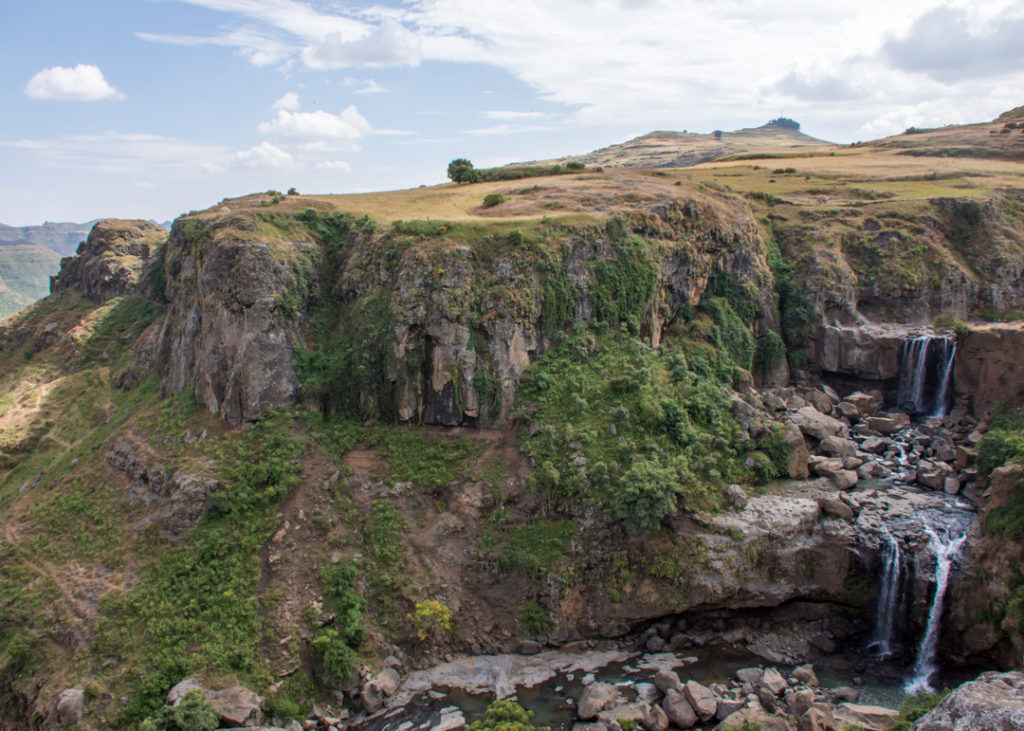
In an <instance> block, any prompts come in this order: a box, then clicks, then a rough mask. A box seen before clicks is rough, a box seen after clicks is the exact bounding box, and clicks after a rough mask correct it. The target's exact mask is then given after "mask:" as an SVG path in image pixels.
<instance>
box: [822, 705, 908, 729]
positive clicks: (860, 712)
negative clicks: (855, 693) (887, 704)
mask: <svg viewBox="0 0 1024 731" xmlns="http://www.w3.org/2000/svg"><path fill="white" fill-rule="evenodd" d="M833 715H834V716H835V719H836V723H837V724H838V725H839V728H845V726H844V725H843V724H846V725H848V726H859V727H860V728H862V729H864V731H887V729H888V728H889V727H890V726H892V724H893V722H894V721H895V720H896V718H897V717H898V716H899V715H900V714H899V713H897V712H896V711H894V710H893V709H891V708H883V707H882V706H862V705H858V704H856V703H840V704H839V705H838V706H836V708H835V710H834V711H833Z"/></svg>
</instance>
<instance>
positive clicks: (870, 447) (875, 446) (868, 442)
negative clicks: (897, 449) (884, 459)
mask: <svg viewBox="0 0 1024 731" xmlns="http://www.w3.org/2000/svg"><path fill="white" fill-rule="evenodd" d="M890 444H892V442H890V441H889V440H888V439H886V438H884V437H868V438H867V439H865V440H864V441H863V442H861V443H860V448H861V449H863V450H864V451H865V452H871V453H872V454H881V453H882V452H884V451H885V450H886V449H887V448H888V447H889V445H890Z"/></svg>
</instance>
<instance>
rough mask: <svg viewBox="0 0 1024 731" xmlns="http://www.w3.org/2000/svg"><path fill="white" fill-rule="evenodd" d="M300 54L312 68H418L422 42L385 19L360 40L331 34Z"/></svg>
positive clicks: (404, 29) (406, 30)
mask: <svg viewBox="0 0 1024 731" xmlns="http://www.w3.org/2000/svg"><path fill="white" fill-rule="evenodd" d="M301 55H302V61H303V63H305V64H306V65H307V66H309V67H310V68H313V69H340V68H349V67H355V66H367V67H380V66H418V65H419V63H420V60H421V59H422V58H423V43H422V41H421V40H420V39H419V37H418V36H416V35H415V34H414V33H412V32H411V31H409V30H408V29H406V28H405V27H404V26H403V25H402V24H401V23H398V22H396V21H394V20H391V19H388V18H385V19H384V20H383V21H381V24H380V25H379V26H377V27H376V28H374V29H373V30H371V31H370V32H369V33H368V34H365V35H363V34H360V37H356V38H352V37H351V36H350V35H346V34H345V33H331V34H329V35H327V36H326V37H325V38H324V39H323V41H321V42H320V43H317V44H315V45H311V46H308V47H306V48H304V49H303V50H302V54H301Z"/></svg>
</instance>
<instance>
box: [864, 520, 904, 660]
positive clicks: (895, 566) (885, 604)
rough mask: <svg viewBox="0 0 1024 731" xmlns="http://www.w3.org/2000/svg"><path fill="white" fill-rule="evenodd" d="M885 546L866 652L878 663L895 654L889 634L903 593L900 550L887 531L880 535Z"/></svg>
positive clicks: (898, 544) (900, 605)
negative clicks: (873, 621) (872, 626)
mask: <svg viewBox="0 0 1024 731" xmlns="http://www.w3.org/2000/svg"><path fill="white" fill-rule="evenodd" d="M882 536H883V537H884V539H885V547H884V548H883V549H882V563H883V565H884V567H885V568H884V569H883V571H882V586H881V589H880V590H879V592H878V609H877V612H876V614H875V630H874V632H873V633H872V635H871V642H870V643H869V644H868V650H869V651H871V652H874V653H875V654H876V655H877V656H878V658H879V659H880V660H887V659H888V658H890V657H892V656H893V654H894V652H895V645H894V643H893V632H894V630H895V625H896V621H897V620H898V619H899V617H900V615H901V614H902V611H901V608H902V604H903V592H901V591H900V584H901V582H902V580H903V574H904V570H903V561H904V559H903V551H902V549H901V548H900V542H899V539H897V538H896V537H895V536H894V535H892V533H890V532H889V531H888V530H885V532H884V533H883V534H882Z"/></svg>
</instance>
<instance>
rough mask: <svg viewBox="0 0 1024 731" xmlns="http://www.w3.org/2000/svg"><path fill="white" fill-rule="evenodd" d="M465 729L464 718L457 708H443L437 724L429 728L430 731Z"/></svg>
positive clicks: (457, 730)
mask: <svg viewBox="0 0 1024 731" xmlns="http://www.w3.org/2000/svg"><path fill="white" fill-rule="evenodd" d="M464 728H466V717H465V716H464V715H463V714H462V711H460V710H459V709H458V708H445V709H444V710H442V711H441V718H440V719H439V720H438V722H437V724H436V725H435V726H433V727H431V729H430V731H459V729H464Z"/></svg>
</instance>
